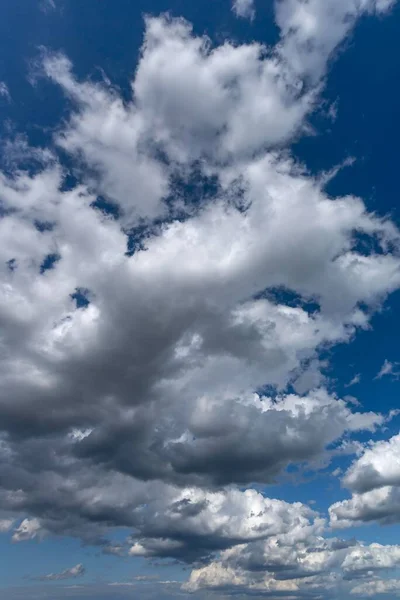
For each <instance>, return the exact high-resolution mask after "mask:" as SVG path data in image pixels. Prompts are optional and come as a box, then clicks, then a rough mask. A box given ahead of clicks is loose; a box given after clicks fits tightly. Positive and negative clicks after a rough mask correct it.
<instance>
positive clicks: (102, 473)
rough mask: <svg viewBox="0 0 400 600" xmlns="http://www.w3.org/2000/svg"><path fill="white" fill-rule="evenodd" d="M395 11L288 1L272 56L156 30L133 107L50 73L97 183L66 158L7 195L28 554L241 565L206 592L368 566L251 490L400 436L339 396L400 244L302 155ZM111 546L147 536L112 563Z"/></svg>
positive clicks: (10, 405) (153, 25) (4, 230)
mask: <svg viewBox="0 0 400 600" xmlns="http://www.w3.org/2000/svg"><path fill="white" fill-rule="evenodd" d="M389 4H390V3H388V2H386V3H382V2H381V3H379V2H372V1H369V2H367V0H363V1H362V2H357V3H356V2H350V3H349V2H346V3H344V2H337V3H335V5H333V3H332V2H327V3H326V4H325V3H323V4H322V3H320V2H319V3H316V2H312V1H311V2H308V3H302V2H300V3H299V2H296V3H293V2H290V1H289V0H285V1H284V2H283V1H282V2H279V3H278V4H277V22H278V25H279V27H280V29H281V40H280V42H279V44H278V46H277V47H276V48H274V49H267V48H264V47H262V46H260V45H257V44H247V45H234V44H232V43H229V42H226V43H224V44H222V45H220V46H213V45H212V44H211V42H210V40H208V39H207V38H205V37H196V36H195V35H194V33H193V31H192V29H191V27H190V25H189V24H188V23H187V22H186V21H184V20H182V19H171V18H169V17H159V18H147V20H146V23H145V27H146V30H145V37H144V43H143V47H142V52H141V56H140V60H139V64H138V68H137V70H136V74H135V78H134V80H133V81H132V98H131V100H130V101H123V100H122V98H121V97H120V95H119V93H118V91H117V90H116V89H114V88H113V87H112V86H111V84H110V83H109V82H102V83H94V82H91V81H89V80H85V81H80V80H79V79H78V78H77V77H76V76H75V75H74V67H73V65H72V64H71V63H70V62H69V60H68V59H67V58H66V57H64V56H60V55H56V56H54V55H51V54H45V55H44V57H43V61H44V67H43V71H44V74H45V76H46V77H49V78H50V79H51V80H52V81H53V82H54V83H55V84H56V85H58V86H60V88H61V89H62V91H63V92H64V93H65V95H66V98H67V102H68V106H69V113H68V114H69V116H68V118H66V121H65V122H64V123H63V124H62V125H61V126H60V128H59V129H58V131H57V133H56V135H55V142H56V147H57V148H61V149H62V150H63V152H65V153H67V155H68V157H69V159H70V161H71V164H72V165H74V176H75V177H76V182H75V183H71V181H70V179H69V180H67V175H68V173H67V171H66V167H63V166H62V164H61V162H60V159H59V158H57V154H56V150H54V151H50V150H44V151H43V152H41V153H39V154H38V153H37V152H34V153H33V154H32V155H31V158H32V161H33V163H34V167H32V169H30V170H29V172H28V171H24V170H23V169H20V168H15V169H14V170H13V169H9V170H8V171H7V173H1V174H0V197H1V211H2V212H1V214H2V218H1V219H0V272H1V284H0V323H1V345H0V399H1V400H0V417H1V419H0V421H1V426H2V433H1V435H0V480H1V482H2V487H1V488H0V507H1V508H2V510H4V511H6V512H5V514H7V515H8V514H11V515H12V516H14V515H15V516H16V517H17V516H18V517H19V518H22V519H23V521H22V522H21V523H20V525H19V526H18V527H17V528H15V529H14V533H13V540H14V541H16V542H22V541H26V540H30V539H34V538H41V537H42V536H43V535H44V534H47V533H51V534H57V535H63V534H64V535H65V534H68V535H72V536H75V537H79V538H81V539H83V540H84V541H85V542H88V543H94V544H100V545H102V546H103V548H104V551H105V552H110V553H114V554H118V555H119V554H121V555H126V554H130V555H131V556H145V557H151V558H153V557H163V558H164V557H173V558H177V559H179V560H185V561H187V562H195V563H199V562H201V561H203V562H204V561H207V560H208V561H210V560H211V559H212V556H213V555H214V554H215V553H218V552H220V553H221V554H220V559H219V561H218V560H217V561H215V560H214V562H211V563H210V564H209V565H208V566H205V567H204V566H203V567H202V569H205V570H202V571H201V572H198V574H197V575H196V572H194V573H193V574H192V576H191V579H190V582H191V583H190V586H192V587H194V588H198V587H200V583H199V581H201V582H203V583H201V585H202V586H203V585H204V586H205V587H207V586H208V587H216V588H221V587H223V586H224V585H228V584H229V585H231V580H232V579H234V585H235V586H238V587H239V588H241V589H244V590H253V591H254V590H256V591H257V592H260V590H261V591H262V592H265V593H272V592H273V593H281V594H289V595H295V594H298V593H303V591H304V587H305V588H306V590H311V591H312V593H314V594H318V593H320V592H319V590H320V589H322V587H323V586H325V587H326V586H328V588H329V586H334V585H336V583H337V582H336V580H335V574H334V573H333V572H332V571H330V570H329V564H330V561H333V562H335V561H338V560H339V558H343V560H344V558H345V557H344V556H343V557H342V554H343V552H344V551H346V552H347V554H346V556H348V551H347V549H346V547H345V548H344V550H343V548H341V549H338V548H334V547H333V546H332V545H329V544H330V543H329V542H327V541H321V540H319V537H318V536H320V535H321V534H322V531H323V527H324V521H323V519H322V518H321V517H320V516H319V515H318V514H317V513H315V512H313V511H311V510H310V508H309V507H306V506H305V505H303V504H301V503H293V504H290V503H286V502H283V501H282V500H274V499H271V498H267V497H265V496H264V495H263V494H261V493H259V492H257V491H256V490H255V489H247V490H246V489H240V488H239V486H248V487H250V488H252V485H253V484H268V483H271V482H274V481H276V479H277V478H278V477H279V476H280V475H281V474H282V473H284V472H285V469H286V468H287V467H288V466H289V465H290V466H292V467H293V466H298V467H300V466H304V465H306V466H307V467H308V468H309V469H312V468H313V469H317V468H319V467H320V466H321V464H323V465H326V464H327V461H329V456H330V452H332V445H333V444H335V443H340V442H341V441H342V439H343V437H344V436H348V437H351V435H352V434H354V433H355V432H359V431H370V432H371V431H375V430H376V429H378V428H380V427H381V426H383V425H384V424H385V423H386V422H387V420H388V418H390V415H389V417H388V416H387V415H383V414H380V413H374V412H369V413H366V412H363V411H362V410H361V409H359V408H358V407H355V406H354V403H353V404H352V403H351V402H348V401H347V400H345V399H341V398H339V397H338V396H337V395H335V394H334V393H332V392H328V391H327V389H325V387H324V384H325V381H326V380H325V377H326V376H325V373H324V371H325V369H326V367H327V363H326V362H325V361H324V360H322V358H321V352H322V350H326V349H327V348H330V347H331V346H333V345H334V344H338V343H348V342H350V341H351V339H352V338H353V336H354V335H355V334H356V333H357V331H358V330H360V329H366V328H368V327H369V321H370V318H371V315H372V313H373V310H374V309H376V308H377V307H378V306H379V305H380V304H381V303H382V302H383V301H384V300H385V298H386V297H387V295H388V294H390V293H391V292H392V291H394V290H396V289H397V288H398V287H399V286H400V255H399V247H400V233H399V231H398V229H397V228H396V226H395V225H394V224H393V223H392V222H391V221H390V220H389V219H386V218H381V217H380V216H379V215H377V214H373V213H369V212H368V211H367V209H366V207H365V205H364V203H363V201H362V200H361V199H360V198H356V197H353V196H347V197H343V198H335V199H333V198H331V197H329V196H328V195H327V193H326V192H325V189H324V181H323V178H322V177H321V178H318V177H311V176H310V175H309V174H308V173H307V172H306V170H305V169H303V168H301V167H300V166H299V165H298V164H297V163H296V162H295V160H294V159H292V158H291V157H290V155H289V154H288V153H284V152H282V147H284V145H285V144H287V143H288V141H289V140H291V139H292V138H293V136H294V135H298V134H300V132H301V131H302V130H304V128H305V127H306V116H307V114H309V112H310V111H311V110H312V109H313V106H314V102H315V99H316V98H317V97H318V93H319V91H320V86H321V78H322V77H323V76H324V74H325V70H326V67H327V63H328V60H329V58H330V57H331V56H332V53H333V51H334V50H335V48H336V47H337V46H338V44H340V42H341V41H342V40H343V39H344V37H345V35H347V33H348V32H349V30H350V28H351V26H352V25H353V24H354V22H355V20H356V18H357V17H358V16H360V15H361V14H364V13H368V12H374V11H375V12H376V11H382V10H384V8H389ZM324 36H325V37H324ZM326 36H328V39H326ZM14 159H15V160H16V155H14ZM189 184H190V185H189ZM194 184H195V185H194ZM193 190H194V191H193ZM358 235H363V236H366V237H368V238H369V239H371V241H372V240H373V241H374V242H375V243H374V244H371V247H373V248H374V250H371V251H368V252H361V251H360V250H359V247H358V245H357V236H358ZM289 386H292V389H294V390H295V393H289V392H288V388H289ZM349 445H350V442H349ZM352 448H353V446H352ZM349 477H350V475H349ZM382 477H383V475H382ZM356 479H357V478H356ZM385 485H386V484H385ZM253 487H255V485H254V486H253ZM382 489H386V488H382ZM112 527H129V528H131V530H132V532H133V533H132V535H131V536H130V537H129V539H128V540H126V542H124V543H123V544H121V545H118V546H113V545H111V544H110V543H109V542H108V534H109V532H110V528H112ZM311 543H312V544H313V545H311ZM315 544H316V545H315ZM290 545H292V546H293V545H294V546H295V549H294V550H293V552H294V554H290V552H289V551H288V550H287V548H288V547H289V546H290ZM243 546H244V547H245V548H243ZM313 547H315V548H318V551H315V552H314V551H311V550H310V548H313ZM237 548H239V550H237ZM266 548H267V549H269V550H268V552H273V551H276V555H277V557H276V560H275V559H273V557H272V555H271V557H270V560H275V563H276V564H277V565H278V566H277V567H276V569H275V570H274V569H269V571H268V572H271V573H272V575H271V576H269V575H268V577H267V578H265V577H264V579H262V580H260V581H257V582H256V587H252V585H253V584H252V583H249V582H250V579H249V577H250V575H248V572H250V573H253V572H254V569H253V567H251V565H252V564H256V563H257V561H256V559H255V558H254V557H253V556H251V557H250V558H249V557H247V558H246V556H247V555H246V553H250V554H251V553H252V552H253V551H254V552H258V553H260V555H263V553H264V554H265V549H266ZM282 548H284V550H282ZM236 550H237V551H238V552H239V554H235V552H236ZM242 551H243V553H242ZM304 552H305V553H306V554H307V556H308V555H310V556H309V557H308V558H304V559H303V558H302V559H300V558H299V556H300V554H301V553H304ZM340 552H342V554H340ZM280 553H281V554H282V556H280ZM299 553H300V554H299ZM338 553H339V554H338ZM338 557H339V558H338ZM246 560H247V562H246ZM263 560H264V562H265V558H262V557H261V559H260V561H261V562H259V564H264V563H263V562H262V561H263ZM349 560H350V559H349ZM285 561H286V562H285ZM342 562H343V561H342ZM236 563H237V564H238V565H239V567H237V564H236ZM275 563H274V564H275ZM335 564H336V563H335ZM338 564H339V563H338ZM340 564H341V565H342V563H340ZM349 564H350V563H349ZM240 565H242V566H240ZM243 565H244V566H243ZM282 565H283V567H285V568H286V569H287V572H288V573H291V575H290V577H288V578H287V579H285V578H284V577H282V578H279V577H278V576H277V573H278V571H279V569H280V568H281V567H282ZM285 565H286V566H285ZM327 565H328V566H327ZM78 567H79V565H78ZM75 568H77V567H75ZM371 568H372V569H373V568H374V567H371ZM207 569H208V570H207ZM237 569H239V571H238V570H237ZM243 570H244V574H243V573H242V571H243ZM267 570H268V569H267ZM350 570H351V568H350V567H347V566H346V565H345V566H343V565H342V571H343V573H347V572H349V571H350ZM69 571H71V570H69ZM67 572H68V571H65V572H63V573H61V574H59V575H51V577H53V578H61V577H60V575H64V574H65V573H67ZM314 573H318V574H319V575H314ZM252 577H253V575H252ZM315 577H322V579H315ZM235 578H237V579H235ZM305 579H307V581H306V582H304V581H305ZM210 581H211V582H214V583H212V584H210V583H209V582H210ZM251 581H253V580H251ZM196 582H197V583H196ZM221 582H223V583H221ZM260 586H261V587H260ZM321 586H322V587H321Z"/></svg>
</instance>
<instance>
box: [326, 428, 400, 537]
mask: <svg viewBox="0 0 400 600" xmlns="http://www.w3.org/2000/svg"><path fill="white" fill-rule="evenodd" d="M343 484H344V485H345V486H346V487H347V488H349V489H350V490H351V491H352V492H353V496H352V497H351V498H350V499H349V500H343V501H340V502H336V503H335V504H333V505H332V506H331V508H330V514H331V520H332V524H333V525H335V526H337V527H346V526H349V525H351V524H352V523H353V522H357V523H362V522H369V521H375V520H376V521H381V522H383V523H387V522H389V523H390V522H393V521H397V520H399V518H400V511H399V505H398V502H399V497H400V435H395V436H393V437H392V438H390V439H389V440H387V441H378V442H374V443H370V444H369V445H368V446H367V447H366V448H365V449H364V450H363V452H362V454H361V456H360V457H359V458H358V459H357V460H355V461H354V462H353V464H352V465H351V466H350V468H349V469H348V471H347V472H346V473H345V475H344V477H343Z"/></svg>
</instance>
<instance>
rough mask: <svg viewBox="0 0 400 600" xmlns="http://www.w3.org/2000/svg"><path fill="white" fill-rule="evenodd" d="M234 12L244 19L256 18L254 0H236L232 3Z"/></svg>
mask: <svg viewBox="0 0 400 600" xmlns="http://www.w3.org/2000/svg"><path fill="white" fill-rule="evenodd" d="M232 10H233V12H234V13H235V14H236V15H237V16H238V17H242V18H243V19H250V20H251V21H252V20H253V19H254V17H255V14H256V11H255V6H254V0H234V1H233V4H232Z"/></svg>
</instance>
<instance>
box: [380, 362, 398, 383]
mask: <svg viewBox="0 0 400 600" xmlns="http://www.w3.org/2000/svg"><path fill="white" fill-rule="evenodd" d="M397 366H398V363H392V362H390V361H389V360H387V358H386V359H385V362H384V363H383V365H382V367H381V368H380V370H379V373H378V374H377V376H376V377H375V379H382V377H385V376H386V375H391V376H392V377H394V378H396V379H397V378H398V377H399V373H398V372H396V371H395V369H396V367H397Z"/></svg>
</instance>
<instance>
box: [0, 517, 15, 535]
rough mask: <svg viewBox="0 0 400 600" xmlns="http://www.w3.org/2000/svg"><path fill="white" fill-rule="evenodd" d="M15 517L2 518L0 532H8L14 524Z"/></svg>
mask: <svg viewBox="0 0 400 600" xmlns="http://www.w3.org/2000/svg"><path fill="white" fill-rule="evenodd" d="M13 524H14V521H13V519H0V533H7V531H10V529H11V527H12V526H13Z"/></svg>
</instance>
